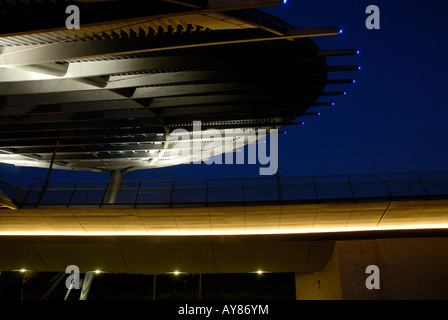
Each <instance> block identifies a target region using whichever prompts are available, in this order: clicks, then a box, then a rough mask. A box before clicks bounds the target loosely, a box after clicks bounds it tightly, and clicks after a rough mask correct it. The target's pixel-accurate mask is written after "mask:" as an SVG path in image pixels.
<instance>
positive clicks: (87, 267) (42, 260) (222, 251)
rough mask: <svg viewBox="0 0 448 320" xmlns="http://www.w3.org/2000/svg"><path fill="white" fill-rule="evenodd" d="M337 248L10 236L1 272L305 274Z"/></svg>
mask: <svg viewBox="0 0 448 320" xmlns="http://www.w3.org/2000/svg"><path fill="white" fill-rule="evenodd" d="M333 248H334V241H297V240H296V239H294V238H292V237H288V236H188V237H187V236H185V237H181V236H178V237H170V236H161V237H156V236H146V237H145V236H116V237H112V236H109V237H104V236H89V237H86V236H78V237H76V236H29V237H23V236H21V237H14V236H8V237H0V257H1V259H0V270H2V271H11V270H20V269H26V270H33V271H65V269H66V267H67V266H68V265H77V266H78V267H79V268H80V271H81V272H86V271H93V270H102V271H105V272H124V273H166V272H173V271H180V272H188V273H246V272H255V271H257V270H263V271H268V272H298V273H301V272H313V271H317V270H320V269H322V268H323V267H325V265H326V264H327V263H328V261H329V259H330V258H331V255H332V252H333Z"/></svg>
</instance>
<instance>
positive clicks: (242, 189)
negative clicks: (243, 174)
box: [241, 178, 244, 203]
mask: <svg viewBox="0 0 448 320" xmlns="http://www.w3.org/2000/svg"><path fill="white" fill-rule="evenodd" d="M241 199H242V200H243V203H244V178H241Z"/></svg>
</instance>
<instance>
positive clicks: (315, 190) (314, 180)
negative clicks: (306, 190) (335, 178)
mask: <svg viewBox="0 0 448 320" xmlns="http://www.w3.org/2000/svg"><path fill="white" fill-rule="evenodd" d="M313 187H314V195H315V196H316V201H319V194H318V193H317V188H316V179H315V177H313Z"/></svg>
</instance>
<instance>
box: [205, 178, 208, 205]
mask: <svg viewBox="0 0 448 320" xmlns="http://www.w3.org/2000/svg"><path fill="white" fill-rule="evenodd" d="M207 205H208V179H207V182H206V186H205V206H206V207H207Z"/></svg>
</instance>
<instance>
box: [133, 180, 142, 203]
mask: <svg viewBox="0 0 448 320" xmlns="http://www.w3.org/2000/svg"><path fill="white" fill-rule="evenodd" d="M141 185H142V182H141V181H139V182H138V187H137V192H136V193H135V199H134V208H135V207H136V206H137V201H138V194H139V193H140V186H141Z"/></svg>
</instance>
